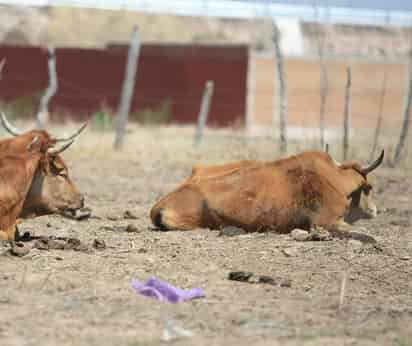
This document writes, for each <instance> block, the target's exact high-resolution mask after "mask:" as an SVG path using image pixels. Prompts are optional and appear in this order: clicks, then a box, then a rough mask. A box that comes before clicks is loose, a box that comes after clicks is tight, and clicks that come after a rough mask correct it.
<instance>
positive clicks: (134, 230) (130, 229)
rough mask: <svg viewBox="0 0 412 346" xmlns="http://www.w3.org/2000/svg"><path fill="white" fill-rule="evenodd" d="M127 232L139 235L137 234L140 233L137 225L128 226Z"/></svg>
mask: <svg viewBox="0 0 412 346" xmlns="http://www.w3.org/2000/svg"><path fill="white" fill-rule="evenodd" d="M126 232H128V233H137V232H139V230H138V228H137V227H136V226H135V225H132V224H128V225H127V226H126Z"/></svg>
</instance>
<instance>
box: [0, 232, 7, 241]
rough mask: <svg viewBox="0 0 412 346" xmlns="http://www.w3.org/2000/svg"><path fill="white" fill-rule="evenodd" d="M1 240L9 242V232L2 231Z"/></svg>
mask: <svg viewBox="0 0 412 346" xmlns="http://www.w3.org/2000/svg"><path fill="white" fill-rule="evenodd" d="M0 240H9V235H8V234H7V232H5V231H3V230H0Z"/></svg>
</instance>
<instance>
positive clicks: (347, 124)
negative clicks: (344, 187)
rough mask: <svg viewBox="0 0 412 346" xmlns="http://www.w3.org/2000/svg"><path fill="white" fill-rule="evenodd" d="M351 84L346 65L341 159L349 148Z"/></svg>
mask: <svg viewBox="0 0 412 346" xmlns="http://www.w3.org/2000/svg"><path fill="white" fill-rule="evenodd" d="M351 85H352V76H351V69H350V67H349V66H348V67H347V69H346V88H345V110H344V120H343V160H344V161H345V160H346V159H347V158H348V150H349V130H350V114H351V102H352V101H351Z"/></svg>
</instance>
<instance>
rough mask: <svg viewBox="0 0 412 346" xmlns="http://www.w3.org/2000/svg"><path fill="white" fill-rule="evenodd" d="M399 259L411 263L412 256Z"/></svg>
mask: <svg viewBox="0 0 412 346" xmlns="http://www.w3.org/2000/svg"><path fill="white" fill-rule="evenodd" d="M399 259H400V260H402V261H409V260H410V259H411V256H402V257H399Z"/></svg>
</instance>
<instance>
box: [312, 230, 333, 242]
mask: <svg viewBox="0 0 412 346" xmlns="http://www.w3.org/2000/svg"><path fill="white" fill-rule="evenodd" d="M331 239H332V236H331V234H330V233H329V231H327V230H326V229H323V228H317V229H315V230H313V231H312V232H310V236H309V240H312V241H326V240H331Z"/></svg>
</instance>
